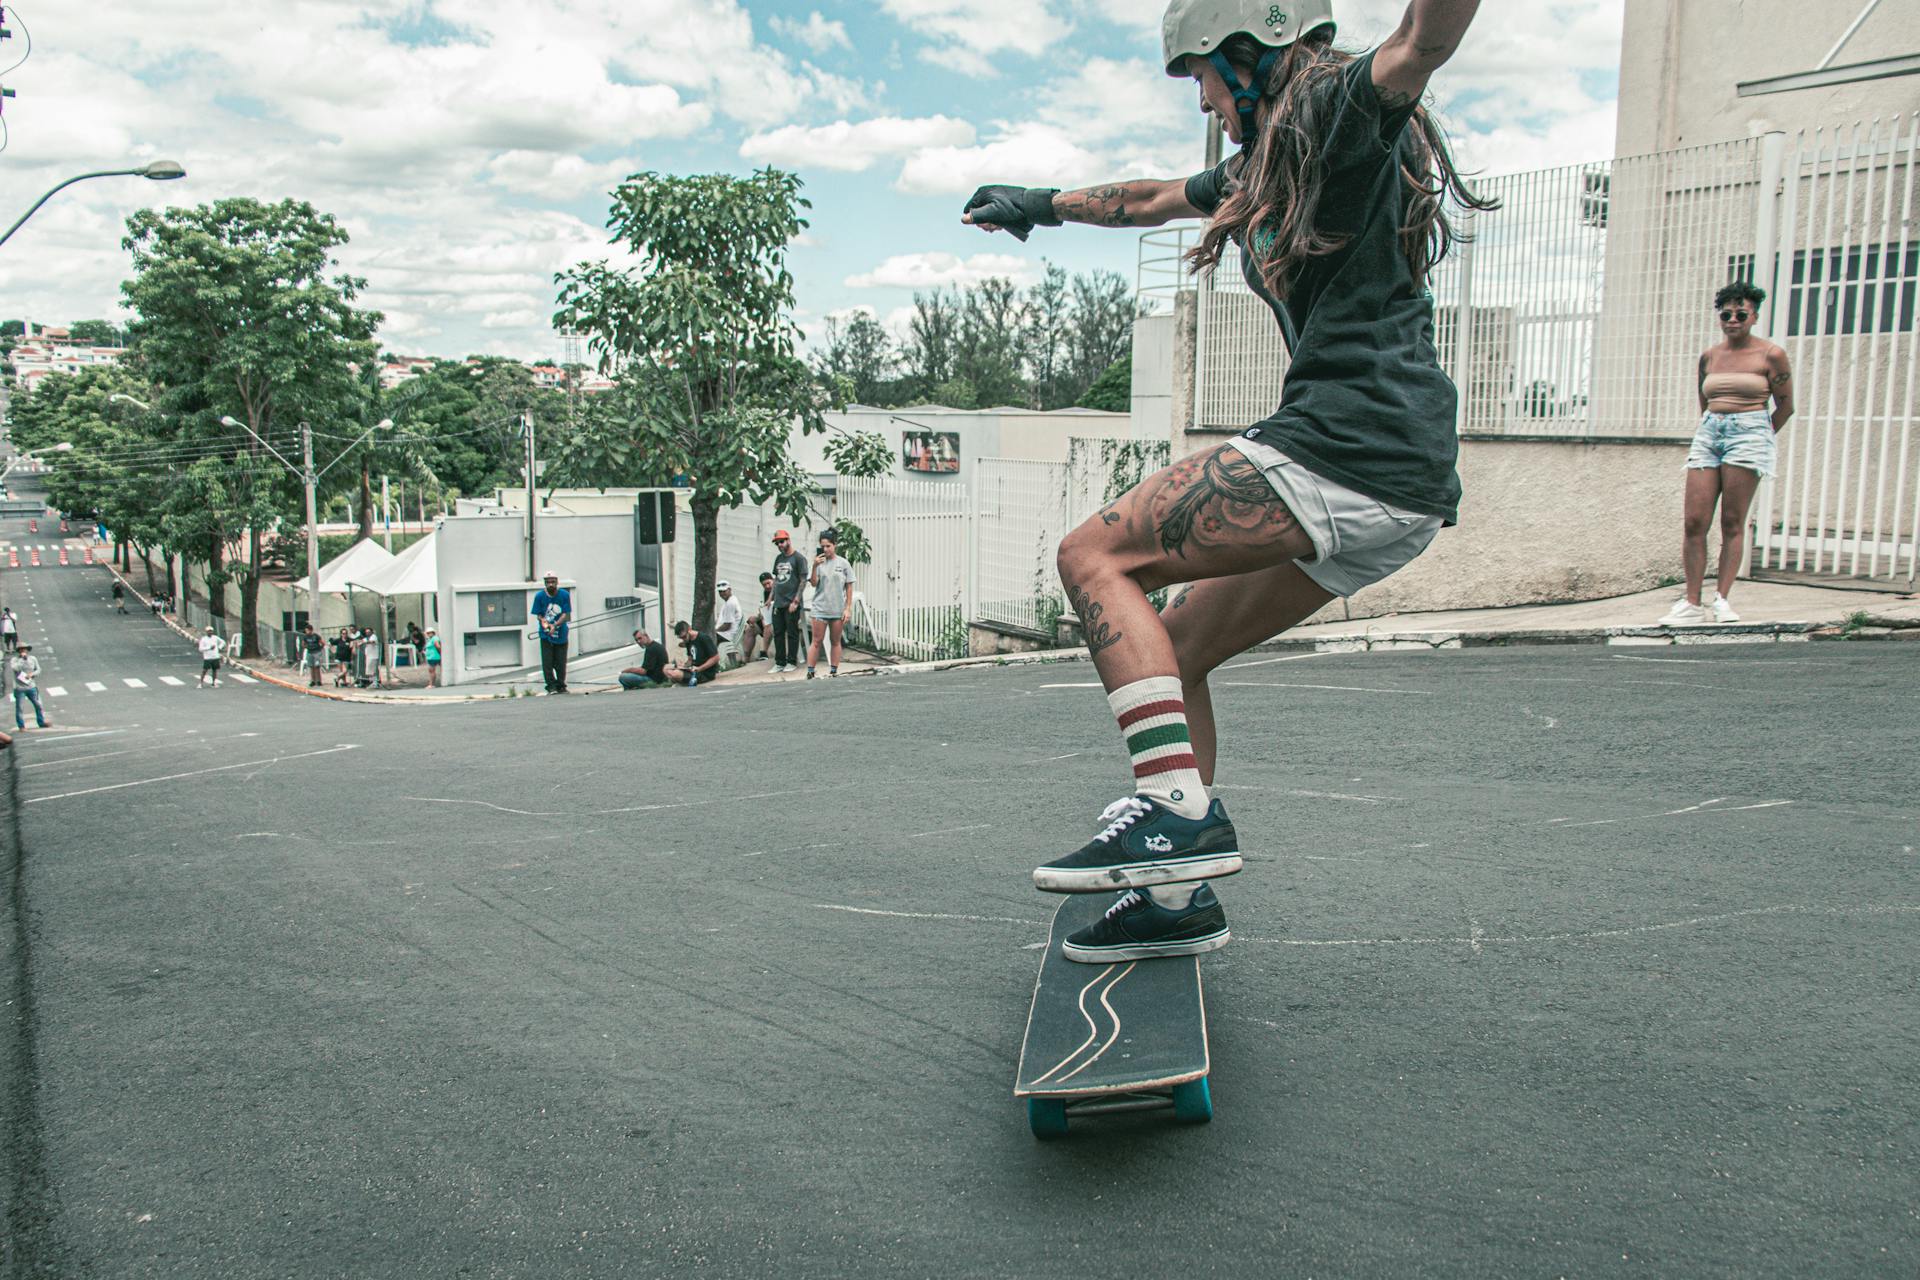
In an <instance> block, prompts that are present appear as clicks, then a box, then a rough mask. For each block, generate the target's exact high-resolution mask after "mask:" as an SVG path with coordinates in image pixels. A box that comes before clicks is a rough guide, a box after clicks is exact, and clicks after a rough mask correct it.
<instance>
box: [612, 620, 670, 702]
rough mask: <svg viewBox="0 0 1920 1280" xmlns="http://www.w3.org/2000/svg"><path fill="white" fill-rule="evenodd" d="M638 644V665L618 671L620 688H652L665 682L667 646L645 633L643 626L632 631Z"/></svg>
mask: <svg viewBox="0 0 1920 1280" xmlns="http://www.w3.org/2000/svg"><path fill="white" fill-rule="evenodd" d="M633 642H634V643H635V644H637V645H639V646H640V665H639V666H637V667H628V668H627V669H626V670H625V671H622V672H621V673H620V687H621V688H622V689H653V688H658V687H659V686H661V685H664V684H666V683H667V671H668V667H667V646H665V645H663V644H661V643H660V642H659V641H658V640H655V639H654V638H653V637H652V636H650V635H648V634H647V629H646V628H645V627H642V628H640V629H639V630H638V631H636V632H634V633H633Z"/></svg>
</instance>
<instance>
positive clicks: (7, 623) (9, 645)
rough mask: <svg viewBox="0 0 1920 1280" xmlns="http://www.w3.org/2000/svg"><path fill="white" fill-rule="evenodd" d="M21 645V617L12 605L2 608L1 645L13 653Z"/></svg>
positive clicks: (0, 611) (0, 618) (0, 616)
mask: <svg viewBox="0 0 1920 1280" xmlns="http://www.w3.org/2000/svg"><path fill="white" fill-rule="evenodd" d="M19 646H20V619H18V618H16V617H14V615H13V609H12V608H11V607H8V608H5V609H0V647H3V648H5V650H6V651H7V652H8V653H9V654H11V653H12V652H13V651H14V650H15V649H17V648H19Z"/></svg>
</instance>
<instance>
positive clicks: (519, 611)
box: [474, 591, 528, 627]
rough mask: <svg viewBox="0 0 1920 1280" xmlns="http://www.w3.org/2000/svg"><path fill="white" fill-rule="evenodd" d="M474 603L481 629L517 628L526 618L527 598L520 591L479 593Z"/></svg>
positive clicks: (476, 594)
mask: <svg viewBox="0 0 1920 1280" xmlns="http://www.w3.org/2000/svg"><path fill="white" fill-rule="evenodd" d="M474 601H475V603H476V604H477V605H479V608H480V625H481V626H483V627H517V626H519V625H520V624H521V623H522V622H524V621H525V620H526V618H527V610H528V604H527V596H526V593H525V592H521V591H480V592H476V593H475V596H474Z"/></svg>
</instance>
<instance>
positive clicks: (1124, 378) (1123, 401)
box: [1075, 355, 1133, 413]
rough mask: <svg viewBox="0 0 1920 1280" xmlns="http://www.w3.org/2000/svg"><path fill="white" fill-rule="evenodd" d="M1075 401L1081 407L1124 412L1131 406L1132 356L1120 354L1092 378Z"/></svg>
mask: <svg viewBox="0 0 1920 1280" xmlns="http://www.w3.org/2000/svg"><path fill="white" fill-rule="evenodd" d="M1075 403H1076V404H1077V405H1078V406H1079V407H1080V408H1082V409H1105V410H1106V411H1107V412H1109V413H1126V412H1127V411H1128V410H1130V409H1131V408H1132V407H1133V357H1132V356H1131V355H1124V356H1121V357H1120V358H1119V359H1118V360H1115V361H1114V362H1113V363H1112V364H1110V365H1108V366H1107V370H1106V372H1105V373H1103V374H1101V375H1100V376H1099V377H1098V378H1095V379H1094V380H1093V385H1092V386H1090V387H1088V388H1087V389H1086V391H1085V392H1083V393H1082V394H1081V396H1080V399H1079V400H1077V401H1075Z"/></svg>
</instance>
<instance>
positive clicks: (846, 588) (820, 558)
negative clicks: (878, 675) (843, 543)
mask: <svg viewBox="0 0 1920 1280" xmlns="http://www.w3.org/2000/svg"><path fill="white" fill-rule="evenodd" d="M810 581H811V582H812V583H813V603H811V604H810V605H808V606H807V610H808V612H810V613H811V614H813V643H812V644H810V645H808V646H807V679H809V680H811V679H813V677H814V675H815V671H814V668H816V667H818V666H819V665H820V647H821V644H820V642H821V640H822V639H827V640H828V645H827V674H828V675H830V676H837V675H839V674H840V635H841V633H842V632H843V631H845V630H846V626H847V614H848V613H850V612H852V610H853V566H852V565H850V564H848V563H847V562H846V560H845V559H844V558H843V557H842V556H841V555H840V536H839V535H838V534H836V533H835V532H834V531H833V530H831V529H829V530H827V531H826V532H825V533H823V534H821V535H820V547H819V550H818V551H817V552H816V553H815V555H814V557H813V575H812V577H811V579H810Z"/></svg>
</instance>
